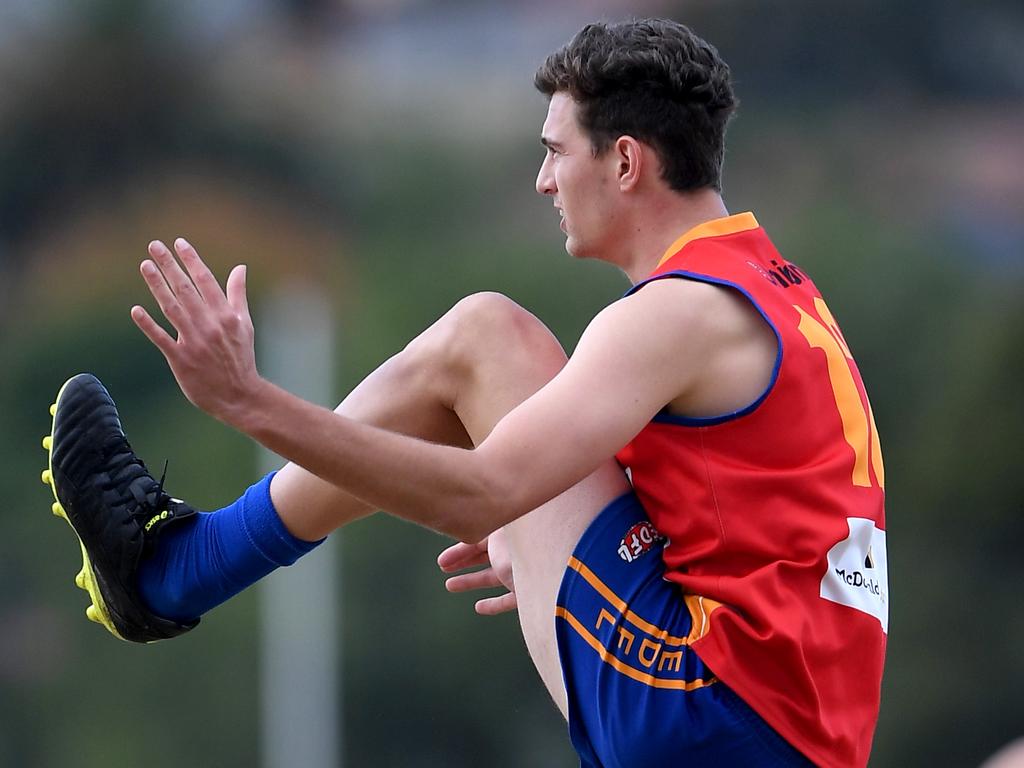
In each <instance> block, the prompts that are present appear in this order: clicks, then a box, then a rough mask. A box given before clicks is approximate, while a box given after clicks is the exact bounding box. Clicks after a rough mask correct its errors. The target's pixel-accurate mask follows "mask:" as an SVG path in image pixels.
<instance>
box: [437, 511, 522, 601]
mask: <svg viewBox="0 0 1024 768" xmlns="http://www.w3.org/2000/svg"><path fill="white" fill-rule="evenodd" d="M437 565H438V567H440V569H441V570H442V571H444V572H445V573H454V572H455V571H462V570H465V569H466V568H473V567H475V566H478V565H484V566H487V567H486V568H482V569H481V570H478V571H472V572H470V573H461V574H458V575H456V576H452V577H450V578H449V579H448V580H447V581H445V587H447V589H448V591H449V592H470V591H472V590H474V589H490V588H492V587H504V588H505V589H507V590H508V591H507V592H506V593H504V594H502V595H496V596H495V597H485V598H482V599H480V600H477V601H476V606H475V608H476V612H477V613H479V614H480V615H481V616H497V615H498V614H499V613H505V612H506V611H514V610H515V609H516V606H517V603H516V591H515V585H514V584H513V581H512V560H511V558H510V557H509V553H508V545H507V544H506V543H505V534H504V531H502V530H501V529H499V530H497V531H495V532H494V533H492V534H491V535H490V536H488V537H487V538H486V539H484V540H483V541H481V542H480V543H479V544H464V543H462V542H459V543H458V544H453V545H452V546H450V547H448V549H446V550H444V551H443V552H442V553H441V554H440V555H439V556H438V558H437Z"/></svg>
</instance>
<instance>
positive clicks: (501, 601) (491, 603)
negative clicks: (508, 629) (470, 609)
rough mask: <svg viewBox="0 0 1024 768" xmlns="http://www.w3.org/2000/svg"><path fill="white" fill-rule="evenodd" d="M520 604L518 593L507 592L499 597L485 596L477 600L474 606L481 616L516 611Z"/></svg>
mask: <svg viewBox="0 0 1024 768" xmlns="http://www.w3.org/2000/svg"><path fill="white" fill-rule="evenodd" d="M518 606H519V602H518V601H517V600H516V593H515V592H507V593H505V594H504V595H498V596H497V597H485V598H484V599H483V600H477V601H476V605H475V606H474V608H475V610H476V612H477V613H479V614H480V615H481V616H497V615H498V614H500V613H508V612H509V611H514V610H515V609H516V608H517V607H518Z"/></svg>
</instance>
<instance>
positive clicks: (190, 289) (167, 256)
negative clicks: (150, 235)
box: [149, 240, 203, 311]
mask: <svg viewBox="0 0 1024 768" xmlns="http://www.w3.org/2000/svg"><path fill="white" fill-rule="evenodd" d="M149 255H150V256H151V257H152V259H153V261H155V262H156V265H157V266H158V267H160V271H161V272H162V273H163V276H164V280H166V281H167V285H168V286H170V289H171V292H172V293H173V294H174V296H175V298H176V299H177V300H178V301H179V302H180V303H181V304H182V305H183V306H184V307H185V308H186V309H188V310H190V311H191V309H192V308H193V307H195V306H197V305H199V304H201V303H202V302H203V299H202V297H201V296H200V295H199V291H197V290H196V287H195V285H193V283H192V278H190V277H189V276H188V275H186V274H185V271H184V270H183V269H182V268H181V265H180V264H179V263H178V260H177V259H176V258H174V254H173V253H171V251H170V249H169V248H168V247H167V246H166V245H164V244H163V243H161V242H160V241H159V240H154V241H153V242H152V243H150V244H149Z"/></svg>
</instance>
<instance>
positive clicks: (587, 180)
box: [537, 92, 618, 258]
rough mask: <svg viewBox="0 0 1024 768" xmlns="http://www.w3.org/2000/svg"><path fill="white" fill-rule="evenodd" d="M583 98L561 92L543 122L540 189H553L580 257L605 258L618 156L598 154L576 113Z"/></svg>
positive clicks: (568, 245) (570, 246)
mask: <svg viewBox="0 0 1024 768" xmlns="http://www.w3.org/2000/svg"><path fill="white" fill-rule="evenodd" d="M577 109H578V107H577V104H576V102H575V101H573V100H572V98H571V97H570V96H569V95H568V94H567V93H563V92H558V93H555V94H554V95H553V96H552V97H551V103H550V104H549V105H548V115H547V119H546V120H545V121H544V126H543V128H541V143H542V144H544V146H545V147H546V148H547V153H546V154H545V156H544V162H543V163H542V164H541V166H540V173H538V174H537V191H538V192H539V193H540V194H542V195H551V197H552V198H553V199H554V203H555V208H557V209H558V211H559V213H561V215H562V222H561V228H562V231H563V232H565V234H566V240H565V249H566V250H567V251H568V252H569V253H570V254H571V255H573V256H576V257H579V258H601V257H602V254H605V253H607V252H608V247H609V241H610V239H611V236H612V234H613V232H614V227H615V224H616V219H617V218H618V217H617V216H616V212H617V211H616V202H617V200H616V198H617V196H616V194H615V193H616V191H617V187H616V185H615V184H614V180H615V175H614V168H615V163H614V158H612V157H610V155H611V154H612V153H610V152H605V153H603V154H602V155H601V156H599V157H594V153H593V148H592V145H591V142H590V139H589V138H588V137H587V136H586V134H584V133H583V129H582V128H580V125H579V121H578V120H577V117H576V110H577Z"/></svg>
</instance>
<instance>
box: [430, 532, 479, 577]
mask: <svg viewBox="0 0 1024 768" xmlns="http://www.w3.org/2000/svg"><path fill="white" fill-rule="evenodd" d="M487 562H488V560H487V541H486V539H485V540H484V541H481V542H480V543H478V544H466V543H465V542H461V541H460V542H459V543H458V544H452V546H450V547H448V548H447V549H446V550H444V551H443V552H442V553H441V554H440V555H438V556H437V565H438V567H439V568H440V569H441V570H442V571H445V572H446V573H447V572H451V571H461V570H462V569H463V568H470V567H472V566H474V565H483V564H485V563H487Z"/></svg>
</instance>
